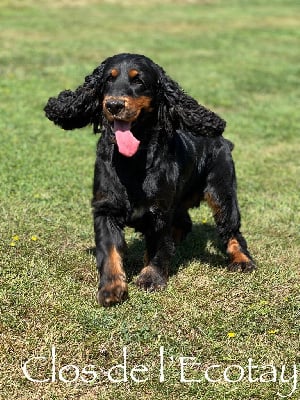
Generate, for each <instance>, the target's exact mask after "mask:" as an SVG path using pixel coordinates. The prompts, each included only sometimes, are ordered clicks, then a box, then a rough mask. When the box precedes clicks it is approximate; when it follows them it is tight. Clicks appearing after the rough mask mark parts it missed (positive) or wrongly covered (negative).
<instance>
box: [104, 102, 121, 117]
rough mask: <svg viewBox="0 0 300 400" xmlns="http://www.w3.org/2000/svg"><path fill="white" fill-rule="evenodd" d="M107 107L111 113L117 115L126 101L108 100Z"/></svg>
mask: <svg viewBox="0 0 300 400" xmlns="http://www.w3.org/2000/svg"><path fill="white" fill-rule="evenodd" d="M105 107H106V108H107V110H108V111H109V112H110V113H111V114H113V115H117V114H119V112H120V111H122V110H123V108H124V107H125V101H124V100H120V99H110V100H106V102H105Z"/></svg>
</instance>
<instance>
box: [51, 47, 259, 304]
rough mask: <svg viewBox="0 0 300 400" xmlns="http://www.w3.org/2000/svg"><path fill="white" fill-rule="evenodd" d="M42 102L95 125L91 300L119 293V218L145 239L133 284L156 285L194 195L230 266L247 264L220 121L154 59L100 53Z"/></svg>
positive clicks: (69, 123)
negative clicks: (75, 80) (76, 82)
mask: <svg viewBox="0 0 300 400" xmlns="http://www.w3.org/2000/svg"><path fill="white" fill-rule="evenodd" d="M45 112H46V116H47V117H48V118H49V119H50V120H52V121H53V122H54V123H55V124H57V125H59V126H61V127H62V128H63V129H75V128H82V127H84V126H86V125H88V124H92V125H93V126H94V131H95V132H98V131H101V132H102V134H101V137H100V140H99V142H98V147H97V158H96V163H95V174H94V190H93V192H94V195H93V200H92V205H93V209H94V229H95V241H96V259H97V267H98V270H99V274H100V283H99V290H98V301H99V303H100V304H102V305H104V306H109V305H112V304H115V303H118V302H121V301H123V300H125V299H126V298H127V294H128V293H127V291H128V288H127V283H126V275H125V272H124V269H123V265H122V256H123V253H124V250H125V246H126V245H125V240H124V234H123V228H124V227H125V226H126V225H129V226H132V227H134V228H135V229H136V230H138V231H140V232H142V233H143V234H144V236H145V240H146V254H145V260H144V262H145V265H144V268H143V269H142V271H141V273H140V275H139V277H138V279H137V285H138V286H139V287H141V288H144V289H146V290H158V289H161V288H164V287H165V286H166V283H167V276H168V264H169V262H170V258H171V256H172V254H173V253H174V244H176V243H178V242H180V241H181V240H182V239H184V238H185V236H186V235H187V234H188V232H189V231H190V230H191V227H192V223H191V219H190V217H189V214H188V209H189V208H191V207H195V206H198V205H199V203H200V201H201V200H206V201H207V202H208V203H209V205H210V206H211V208H212V210H213V214H214V218H215V221H216V225H217V229H218V232H219V234H220V236H221V238H222V240H223V243H224V245H225V248H226V250H227V253H228V255H229V258H230V265H229V269H230V270H242V271H251V270H253V269H254V268H255V264H254V263H253V261H252V258H251V256H250V254H249V252H248V250H247V244H246V241H245V239H244V238H243V236H242V235H241V233H240V213H239V209H238V204H237V197H236V180H235V171H234V164H233V161H232V157H231V150H232V144H231V143H230V142H229V141H228V140H226V139H224V138H223V136H222V133H223V131H224V129H225V121H224V120H222V119H221V118H220V117H219V116H218V115H216V114H215V113H214V112H212V111H210V110H208V109H207V108H205V107H203V106H202V105H200V104H198V102H197V101H196V100H194V99H193V98H192V97H190V96H188V95H187V94H185V93H184V91H183V90H182V89H181V88H180V87H179V85H178V84H177V83H176V82H175V81H173V80H172V79H171V78H169V77H168V76H167V75H166V74H165V72H164V70H163V69H162V68H161V67H160V66H158V65H157V64H155V63H154V62H153V61H151V60H150V59H149V58H147V57H145V56H142V55H136V54H119V55H115V56H113V57H110V58H107V59H106V60H105V61H103V62H102V64H101V65H100V66H99V67H97V68H96V69H95V70H94V71H93V73H92V74H91V75H89V76H87V77H86V78H85V82H84V83H83V85H81V86H79V87H78V88H77V89H76V90H75V91H70V90H65V91H63V92H61V93H60V94H59V95H58V97H57V98H50V99H49V101H48V103H47V105H46V107H45ZM120 126H121V130H120ZM122 126H126V127H125V128H122ZM118 134H119V135H121V136H122V137H123V139H122V140H123V144H122V143H120V142H119V140H120V139H119V138H118ZM136 143H137V144H136ZM136 146H137V148H136ZM127 147H128V148H127ZM123 148H124V149H125V150H124V151H125V154H124V153H123Z"/></svg>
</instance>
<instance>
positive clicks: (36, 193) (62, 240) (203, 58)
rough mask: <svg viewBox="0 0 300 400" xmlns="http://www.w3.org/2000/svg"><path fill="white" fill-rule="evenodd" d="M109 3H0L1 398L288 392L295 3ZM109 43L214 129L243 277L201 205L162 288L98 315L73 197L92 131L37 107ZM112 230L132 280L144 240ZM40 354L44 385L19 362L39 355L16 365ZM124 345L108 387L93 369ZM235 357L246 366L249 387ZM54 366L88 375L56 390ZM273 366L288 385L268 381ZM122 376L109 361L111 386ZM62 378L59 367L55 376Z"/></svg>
mask: <svg viewBox="0 0 300 400" xmlns="http://www.w3.org/2000/svg"><path fill="white" fill-rule="evenodd" d="M118 3H119V2H116V1H108V0H107V1H102V2H96V1H87V0H77V1H72V2H71V1H69V0H62V1H59V2H58V1H56V0H53V1H52V2H50V3H49V2H46V1H40V2H35V1H33V0H22V1H18V0H12V1H9V2H8V1H4V0H2V1H0V22H1V31H0V39H1V48H0V75H1V80H0V96H1V108H0V130H1V139H0V141H1V146H0V157H1V160H2V163H1V171H0V179H1V192H0V200H1V203H0V204H1V205H0V207H1V221H0V231H1V242H0V246H1V260H0V263H1V269H0V283H1V285H0V307H1V316H0V348H1V353H0V354H1V355H0V369H1V373H0V386H1V389H0V399H1V400H2V399H21V400H27V399H29V398H30V399H33V400H36V399H38V400H41V399H45V400H48V399H49V400H56V399H82V400H85V399H86V400H91V399H101V400H102V399H103V400H106V399H110V400H111V399H116V398H118V399H136V398H142V399H155V400H160V399H172V400H173V399H174V400H175V399H178V398H180V399H189V400H190V399H218V400H219V399H230V400H235V399H236V400H244V399H245V400H246V399H251V400H256V399H257V400H258V399H266V400H269V399H270V400H271V399H272V400H273V399H277V398H278V399H279V398H280V397H279V394H282V395H286V396H288V398H294V399H297V398H299V393H300V391H299V390H300V389H299V383H298V381H296V378H295V379H292V376H293V374H292V368H293V365H294V364H295V365H296V366H297V368H298V375H297V379H298V380H299V376H300V375H299V370H300V366H299V363H300V353H299V316H300V315H299V313H300V296H299V265H300V254H299V247H300V240H299V223H300V220H299V214H300V212H299V211H300V210H299V150H300V145H299V137H298V136H299V123H300V117H299V111H298V107H297V104H298V102H299V94H300V93H299V92H300V90H299V84H298V83H299V50H298V43H299V36H300V35H299V21H298V18H297V14H298V13H299V5H298V2H297V1H296V0H285V1H283V0H274V1H273V2H269V3H268V2H265V1H263V0H255V1H251V2H248V1H243V0H239V1H238V0H229V1H225V0H207V1H199V2H193V1H183V2H179V1H176V2H171V1H162V2H161V1H160V2H158V1H153V2H148V1H139V2H138V1H135V0H127V1H124V2H121V3H122V4H118ZM121 51H130V52H131V51H132V52H140V53H144V54H146V55H148V56H149V57H151V58H153V59H154V60H155V61H156V62H157V63H159V64H161V65H163V66H164V68H165V69H166V70H167V72H168V73H169V74H170V75H171V76H172V77H174V78H175V79H176V80H178V81H179V82H180V83H181V85H182V86H183V87H184V88H185V89H186V91H188V92H189V93H190V94H191V95H193V96H195V97H196V98H197V99H198V100H199V101H200V102H201V103H203V104H206V105H207V106H209V107H211V108H213V109H214V110H216V111H217V112H219V113H220V114H221V115H222V116H223V117H224V118H225V119H226V120H227V122H228V125H227V130H226V137H228V138H229V139H230V140H232V141H233V142H234V143H235V150H234V159H235V162H236V169H237V175H238V182H239V201H240V208H241V212H242V216H243V233H244V234H245V236H246V238H247V240H248V243H249V247H250V249H251V252H252V253H253V255H254V257H255V259H256V261H257V263H258V265H259V269H258V270H257V272H256V273H254V274H252V275H240V274H229V273H227V272H226V269H224V266H225V265H226V260H225V258H224V256H223V255H222V253H221V252H220V250H219V248H218V246H217V245H216V239H217V238H216V234H215V231H214V226H213V220H212V218H211V215H210V212H209V210H208V209H207V207H206V206H203V207H201V209H200V210H193V212H192V216H193V221H194V223H195V227H194V231H193V233H192V234H191V235H190V236H189V238H188V240H187V241H186V242H185V243H184V244H183V245H182V246H180V247H179V249H178V251H177V254H176V257H175V258H174V260H173V264H172V276H171V278H170V282H169V286H168V289H167V290H166V291H164V292H161V293H156V294H147V293H143V292H141V291H139V290H137V289H136V288H135V286H134V283H133V281H132V282H131V283H130V285H129V286H130V300H129V301H128V302H126V303H124V304H123V305H122V306H117V307H113V308H111V309H108V310H107V309H103V308H100V307H98V306H97V305H96V301H95V291H96V280H97V277H96V270H95V260H94V257H93V254H92V251H91V250H90V249H92V248H93V246H94V243H93V231H92V218H91V211H90V200H89V199H90V197H91V183H92V173H93V163H94V153H95V143H96V140H97V139H96V138H95V137H94V136H93V135H92V134H91V129H84V130H81V131H74V132H64V131H62V130H59V129H58V128H56V127H54V126H52V125H51V124H50V123H49V121H47V120H46V119H45V118H44V116H43V111H42V109H43V106H44V104H45V102H46V101H47V99H48V97H50V96H52V95H56V94H57V93H58V92H59V91H60V90H62V89H64V88H72V89H74V88H75V87H77V85H78V84H80V83H81V82H82V79H83V76H85V75H87V74H89V73H90V72H91V71H92V69H93V68H94V67H96V66H97V65H98V64H99V63H100V61H102V60H103V59H104V58H106V57H107V56H109V55H112V54H115V53H118V52H121ZM126 237H127V240H128V243H129V253H128V255H127V258H126V265H127V266H128V267H130V269H131V270H132V273H131V274H132V277H133V278H134V276H135V273H136V271H137V270H138V267H139V266H140V263H141V258H142V253H143V242H142V240H141V239H140V237H139V236H138V235H137V234H135V233H134V232H132V231H131V230H127V231H126ZM230 333H231V334H230ZM53 346H55V349H56V380H55V382H46V383H33V382H31V381H29V380H28V379H26V378H25V376H24V374H23V372H22V369H21V366H22V365H24V363H25V362H26V360H28V359H30V358H32V357H34V356H36V357H38V356H44V357H46V360H42V359H39V360H37V362H36V363H35V364H34V363H33V362H31V364H29V369H30V372H31V373H32V375H33V376H34V377H35V378H36V379H43V378H45V377H47V378H48V377H50V378H51V377H52V375H51V374H52V369H51V368H52V364H51V348H52V347H53ZM124 347H126V348H127V353H128V359H127V370H128V371H127V375H128V376H127V377H128V381H127V382H120V383H113V382H112V381H110V380H109V379H108V375H107V372H108V370H109V368H111V367H112V366H114V365H117V364H122V363H123V348H124ZM161 348H163V349H164V366H165V368H164V378H165V379H164V382H159V378H160V377H161V357H160V349H161ZM170 357H173V359H171V358H170ZM180 357H196V359H195V360H194V361H197V363H198V364H199V363H200V364H201V365H200V366H199V365H195V366H194V367H189V366H185V368H184V373H185V378H186V379H194V380H197V379H200V380H201V381H200V382H192V383H185V382H181V381H180V371H181V365H180ZM249 358H252V359H253V360H254V361H253V362H254V363H255V364H256V365H258V366H260V369H257V370H255V371H254V372H253V374H254V376H253V377H254V378H255V379H256V381H255V382H250V381H249V378H248V373H249ZM172 360H173V361H172ZM190 361H191V360H190ZM181 362H182V363H184V362H187V360H183V359H182V360H181ZM68 364H74V365H76V366H78V368H79V369H80V377H81V378H83V379H86V380H87V379H88V378H92V377H93V376H94V375H92V373H90V374H84V371H82V370H83V368H84V367H85V366H87V365H90V364H94V365H95V371H96V372H95V373H96V375H97V380H96V381H94V382H90V383H85V382H83V381H82V379H81V378H79V379H78V381H77V382H73V383H65V382H64V381H63V380H60V379H59V370H60V369H61V368H63V367H64V366H65V365H68ZM216 364H218V365H220V367H219V368H215V369H214V370H211V377H212V378H213V379H215V380H218V379H220V381H218V382H214V383H213V382H209V381H208V380H207V379H205V376H204V373H205V370H206V369H207V368H208V367H209V366H212V365H216ZM234 364H235V365H239V366H240V367H241V368H243V369H244V371H245V377H244V378H243V379H241V380H240V381H238V378H239V371H240V370H238V369H237V368H236V367H235V368H231V369H229V370H228V375H229V378H231V379H232V380H236V382H232V383H230V382H228V381H226V380H225V379H224V375H223V372H224V370H225V369H226V368H227V367H230V366H231V365H234ZM138 365H144V367H145V368H144V369H142V368H140V371H138V368H137V369H134V367H136V366H138ZM267 365H269V367H268V368H267V367H266V366H267ZM270 365H274V366H276V372H277V375H276V377H275V378H276V379H275V378H274V371H273V370H272V369H271V367H270ZM282 365H286V368H287V370H286V374H285V378H286V379H288V378H290V380H289V382H281V383H280V373H281V366H282ZM146 367H147V368H148V371H146ZM264 367H265V369H264ZM132 369H133V370H132ZM272 371H273V375H272ZM122 372H124V371H123V370H122V368H116V369H115V373H116V374H115V375H114V376H113V377H114V378H115V379H121V378H122V377H123V375H122ZM130 372H131V373H132V376H133V378H135V379H138V380H140V382H134V379H133V378H132V376H131V377H130ZM267 372H268V375H265V376H262V375H263V374H267ZM74 374H76V370H75V369H74V368H73V370H71V371H69V372H67V371H66V370H62V372H61V377H62V378H63V379H68V380H72V379H73V378H74V376H75V378H76V375H74ZM272 378H273V381H274V382H273V381H272ZM144 379H146V381H145V382H141V381H142V380H144ZM259 379H260V381H259ZM293 385H294V387H293ZM278 393H279V394H278Z"/></svg>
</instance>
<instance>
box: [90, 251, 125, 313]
mask: <svg viewBox="0 0 300 400" xmlns="http://www.w3.org/2000/svg"><path fill="white" fill-rule="evenodd" d="M103 275H105V277H104V279H105V280H106V282H105V285H104V286H102V287H101V289H100V290H99V291H98V294H97V297H98V302H99V303H100V304H102V305H103V306H104V307H108V306H111V305H113V304H116V303H120V302H122V301H124V300H126V298H127V297H128V295H127V294H128V285H127V283H126V275H125V272H124V270H123V264H122V257H121V255H120V253H119V252H118V251H117V249H116V248H115V247H114V246H113V247H112V248H111V251H110V253H109V256H108V259H107V262H106V264H105V266H104V272H103ZM100 279H101V277H100Z"/></svg>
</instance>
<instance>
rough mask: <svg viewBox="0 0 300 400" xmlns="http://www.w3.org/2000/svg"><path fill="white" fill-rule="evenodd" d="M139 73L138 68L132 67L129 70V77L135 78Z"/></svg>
mask: <svg viewBox="0 0 300 400" xmlns="http://www.w3.org/2000/svg"><path fill="white" fill-rule="evenodd" d="M138 74H139V71H138V70H137V69H134V68H133V69H130V70H129V71H128V76H129V78H131V79H133V78H135V77H136V76H137V75H138Z"/></svg>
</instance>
